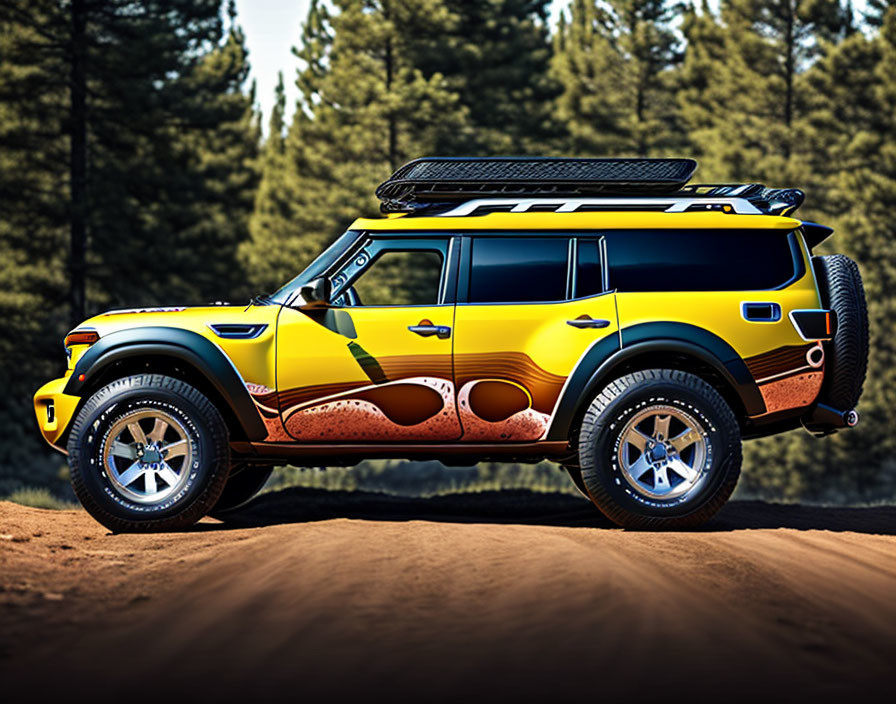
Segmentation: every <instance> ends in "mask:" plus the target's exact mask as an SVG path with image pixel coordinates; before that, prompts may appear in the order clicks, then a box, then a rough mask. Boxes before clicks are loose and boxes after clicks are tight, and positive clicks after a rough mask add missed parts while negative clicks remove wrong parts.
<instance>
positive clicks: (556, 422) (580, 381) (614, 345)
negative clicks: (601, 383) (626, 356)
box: [545, 333, 619, 440]
mask: <svg viewBox="0 0 896 704" xmlns="http://www.w3.org/2000/svg"><path fill="white" fill-rule="evenodd" d="M618 351H619V335H618V334H616V333H613V334H611V335H607V336H606V337H604V338H602V339H601V340H600V341H598V342H597V343H595V344H594V345H593V346H592V347H591V348H590V349H589V350H588V351H587V352H586V353H585V355H584V356H583V357H582V359H580V360H579V363H578V364H577V365H576V368H575V369H574V370H573V372H572V374H571V375H570V376H569V378H568V379H567V380H566V386H565V387H564V389H563V392H562V395H561V397H560V398H559V399H558V401H557V409H556V411H555V412H554V417H553V419H552V420H551V425H550V427H549V428H548V433H547V435H546V436H545V440H563V439H564V438H568V437H569V431H570V429H571V427H572V422H573V419H574V418H575V415H576V413H577V412H578V410H579V407H580V406H581V404H582V403H588V402H590V400H591V399H590V397H588V396H587V392H588V390H589V389H590V388H591V387H592V384H591V377H592V376H593V374H594V370H596V369H600V368H602V367H603V365H604V364H605V363H606V361H607V360H608V359H610V358H611V357H612V356H613V355H614V353H617V352H618Z"/></svg>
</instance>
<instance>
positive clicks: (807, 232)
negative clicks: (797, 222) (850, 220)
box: [802, 220, 834, 252]
mask: <svg viewBox="0 0 896 704" xmlns="http://www.w3.org/2000/svg"><path fill="white" fill-rule="evenodd" d="M802 229H803V238H804V239H805V240H806V246H807V247H808V248H809V251H810V252H811V251H812V250H813V249H814V248H815V247H817V246H818V245H820V244H821V243H822V242H824V241H825V240H826V239H827V238H828V237H830V236H831V235H833V234H834V228H833V227H828V226H827V225H819V224H818V223H817V222H807V221H805V220H804V221H803V227H802Z"/></svg>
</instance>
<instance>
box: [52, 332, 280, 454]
mask: <svg viewBox="0 0 896 704" xmlns="http://www.w3.org/2000/svg"><path fill="white" fill-rule="evenodd" d="M146 355H162V356H165V357H173V358H175V359H179V360H182V361H184V362H186V363H188V364H190V365H191V366H193V367H195V368H196V369H198V370H199V371H200V373H202V374H203V376H204V377H205V378H206V380H207V381H209V382H210V383H211V384H212V385H213V386H214V387H215V389H216V390H217V391H218V393H220V394H221V396H222V397H223V398H224V400H225V401H226V402H227V404H228V405H229V406H230V408H231V410H232V411H233V413H234V415H236V417H237V419H238V420H239V423H240V425H241V426H242V428H243V431H244V432H245V433H246V437H247V438H249V439H250V440H263V439H264V438H265V437H267V430H266V429H265V426H264V423H263V422H262V420H261V416H260V415H259V414H258V410H257V409H256V407H255V403H254V402H253V401H252V397H251V396H250V395H249V392H248V390H247V389H246V386H245V383H244V382H243V380H242V379H241V378H240V375H239V372H237V370H236V367H234V366H233V363H232V362H231V361H230V359H229V358H228V357H227V356H226V355H225V354H224V352H223V351H221V349H220V348H219V347H218V346H217V345H215V344H214V343H213V342H212V341H211V340H209V339H207V338H205V337H203V336H202V335H200V334H198V333H195V332H192V331H191V330H182V329H180V328H169V327H161V326H159V327H155V326H154V327H145V328H131V329H128V330H119V331H117V332H112V333H109V334H108V335H104V336H103V337H101V338H100V340H99V342H97V343H95V344H94V345H92V346H91V347H90V348H89V349H88V350H87V351H86V352H85V353H84V354H83V355H82V356H81V358H80V359H79V360H78V363H77V364H76V365H75V368H74V370H73V371H72V375H71V376H70V377H69V380H68V383H67V384H66V385H65V389H64V391H63V393H66V394H69V395H72V396H81V395H82V391H83V390H84V389H86V388H89V386H90V384H91V381H92V380H93V379H95V378H96V377H97V375H98V374H100V373H101V372H102V371H103V370H104V369H105V368H107V367H108V366H109V365H110V364H113V363H115V362H119V361H121V360H123V359H129V358H132V357H140V356H146ZM82 374H83V375H84V380H83V381H79V377H80V376H81V375H82Z"/></svg>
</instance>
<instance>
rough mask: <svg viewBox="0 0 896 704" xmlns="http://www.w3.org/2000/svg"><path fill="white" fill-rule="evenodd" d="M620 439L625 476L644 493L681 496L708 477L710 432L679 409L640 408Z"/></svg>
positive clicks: (663, 406) (622, 466)
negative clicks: (707, 435) (708, 438)
mask: <svg viewBox="0 0 896 704" xmlns="http://www.w3.org/2000/svg"><path fill="white" fill-rule="evenodd" d="M619 439H620V441H619V448H618V450H617V452H618V458H617V459H618V462H619V467H620V469H621V470H622V475H623V476H624V477H625V480H626V481H627V482H628V483H629V484H630V485H631V487H632V488H633V489H634V490H635V491H637V492H638V493H639V494H641V495H643V496H646V497H649V498H651V499H674V498H678V497H680V496H683V495H684V494H686V493H688V492H689V491H691V490H692V489H694V488H695V487H696V486H697V485H698V484H700V483H701V482H702V481H703V479H704V478H705V476H706V470H707V468H708V464H709V462H708V461H707V459H708V455H709V453H708V445H707V439H706V432H705V430H704V428H703V425H702V424H701V423H700V422H699V421H698V420H697V419H696V418H694V417H693V416H692V415H690V414H689V413H685V412H684V411H682V410H681V409H679V408H675V407H673V406H666V405H656V406H648V407H647V408H644V409H642V410H640V411H638V412H637V413H636V414H635V415H634V416H632V418H631V419H630V420H629V421H628V423H626V425H625V427H624V428H623V429H622V433H621V434H620V436H619Z"/></svg>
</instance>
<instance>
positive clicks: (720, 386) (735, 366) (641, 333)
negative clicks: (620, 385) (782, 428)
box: [545, 322, 765, 440]
mask: <svg viewBox="0 0 896 704" xmlns="http://www.w3.org/2000/svg"><path fill="white" fill-rule="evenodd" d="M620 341H621V346H620ZM657 368H659V369H678V370H681V371H686V372H690V373H692V374H694V375H696V376H699V377H700V378H701V379H703V380H704V381H706V382H707V383H709V384H710V385H711V386H713V387H714V388H715V389H716V390H717V391H718V392H719V393H720V394H721V395H722V397H723V398H724V399H725V401H726V402H727V403H728V405H729V406H730V407H731V409H732V411H734V414H735V416H736V417H737V418H738V420H739V421H740V422H741V423H744V422H745V421H746V418H747V417H748V416H752V415H759V414H761V413H764V412H765V402H764V401H763V399H762V394H761V393H760V392H759V387H758V386H757V385H756V382H755V380H754V379H753V376H752V375H751V374H750V371H749V369H748V368H747V365H746V363H745V362H744V360H743V359H742V358H741V357H740V355H739V354H738V353H737V352H736V351H735V350H734V348H733V347H731V345H729V344H728V343H727V342H725V340H723V339H722V338H721V337H719V336H718V335H715V334H714V333H711V332H709V331H707V330H704V329H703V328H700V327H697V326H696V325H690V324H688V323H677V322H654V323H640V324H636V325H632V326H629V327H626V328H623V329H622V330H621V331H620V334H619V335H613V336H612V338H604V339H603V340H601V341H600V342H598V343H597V344H596V345H594V346H593V347H592V348H591V349H590V350H589V351H588V353H586V354H585V356H584V357H583V358H582V360H581V361H580V362H579V364H578V366H577V367H576V369H575V370H574V371H573V373H572V375H571V376H570V377H569V380H568V382H567V384H566V386H565V387H564V389H563V392H562V394H561V397H560V399H559V401H558V403H557V411H556V413H555V414H554V418H553V420H552V422H551V426H550V428H549V429H548V433H547V436H546V438H545V439H546V440H562V439H565V438H568V437H570V434H571V433H572V432H574V431H575V429H576V427H577V424H578V423H579V422H580V421H581V418H582V416H583V415H584V413H585V410H586V409H587V408H588V406H589V404H590V403H591V400H592V399H593V398H594V396H595V395H597V394H598V393H599V392H600V390H601V389H602V388H603V387H604V386H606V385H607V384H608V383H610V382H611V381H612V380H613V379H616V378H618V377H620V376H622V375H624V374H630V373H631V372H634V371H642V370H645V369H657Z"/></svg>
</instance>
